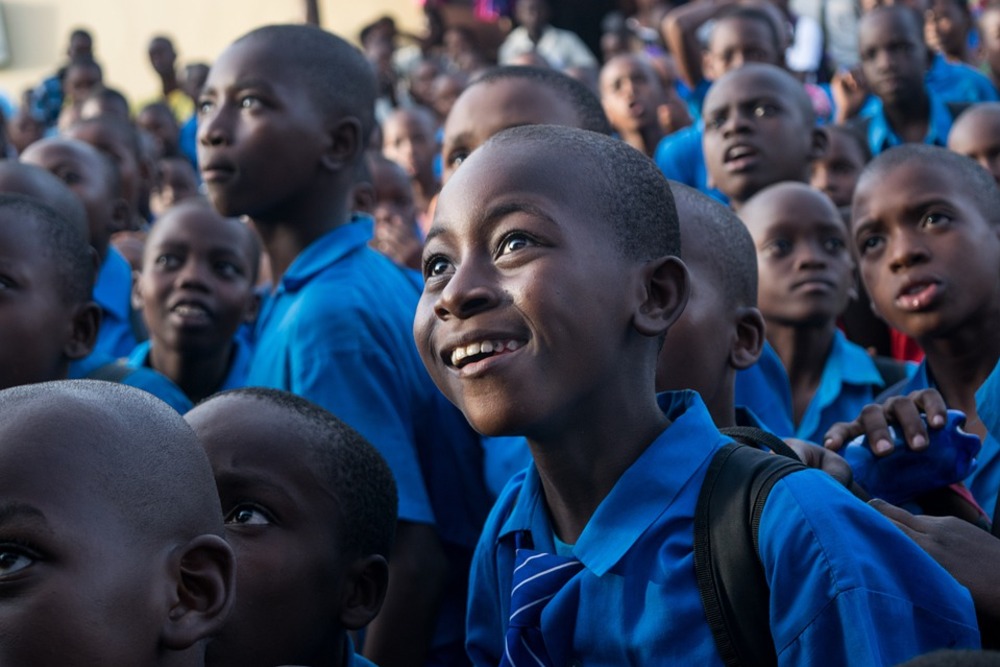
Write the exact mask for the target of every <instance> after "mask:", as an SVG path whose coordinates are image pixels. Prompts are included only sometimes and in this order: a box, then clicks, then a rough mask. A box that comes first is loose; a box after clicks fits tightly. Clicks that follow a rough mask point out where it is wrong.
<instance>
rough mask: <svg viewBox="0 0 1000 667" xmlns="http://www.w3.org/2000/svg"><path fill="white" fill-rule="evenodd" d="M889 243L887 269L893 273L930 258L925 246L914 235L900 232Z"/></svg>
mask: <svg viewBox="0 0 1000 667" xmlns="http://www.w3.org/2000/svg"><path fill="white" fill-rule="evenodd" d="M889 243H890V245H889V268H890V269H891V270H893V271H900V270H902V269H907V268H910V267H912V266H916V265H918V264H923V263H924V262H926V261H927V260H928V259H929V258H930V253H929V252H928V250H927V246H926V245H924V244H923V243H922V242H921V241H920V239H919V237H917V235H916V234H912V233H906V232H900V233H898V234H895V235H894V238H891V239H890V241H889Z"/></svg>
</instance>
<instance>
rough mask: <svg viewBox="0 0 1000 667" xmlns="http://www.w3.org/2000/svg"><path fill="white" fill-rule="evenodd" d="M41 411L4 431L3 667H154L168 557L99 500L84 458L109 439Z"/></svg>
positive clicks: (97, 471)
mask: <svg viewBox="0 0 1000 667" xmlns="http://www.w3.org/2000/svg"><path fill="white" fill-rule="evenodd" d="M7 222H8V221H4V225H2V228H3V229H7V227H8V225H7ZM40 331H44V330H42V329H39V330H37V331H36V336H37V335H38V332H40ZM23 349H25V348H22V350H23ZM47 407H48V411H41V410H35V411H34V414H29V415H28V416H25V415H24V414H23V412H24V410H23V409H22V410H21V413H20V414H14V415H12V414H11V413H10V411H7V412H5V415H4V416H5V418H4V420H3V423H2V424H0V489H2V491H0V516H2V517H3V519H2V520H0V664H4V665H37V666H38V667H56V666H59V667H64V666H66V667H74V666H78V667H83V666H85V665H150V664H154V663H155V660H154V659H153V658H152V657H153V656H155V655H156V654H157V651H158V649H159V650H162V649H163V647H158V646H157V643H158V639H159V633H160V629H161V626H160V624H162V622H163V618H162V617H161V618H160V619H159V620H158V618H157V609H156V605H157V604H158V603H160V604H162V603H164V600H162V596H161V595H159V594H158V592H159V591H166V590H168V589H167V588H166V586H167V584H168V582H167V581H166V580H165V578H164V577H165V574H166V571H167V568H166V566H165V563H164V558H163V553H164V550H163V546H164V545H163V544H159V543H157V544H151V543H147V542H145V541H144V540H143V539H139V538H137V536H136V534H135V527H134V525H133V524H132V523H131V522H129V521H127V520H126V519H125V517H124V513H123V512H122V510H121V508H120V507H119V506H118V505H117V504H116V503H115V502H114V499H113V497H112V496H113V494H112V493H109V492H108V491H106V490H105V489H104V488H103V487H104V485H103V484H102V483H101V480H103V478H104V477H105V476H106V474H107V473H106V472H101V465H102V464H103V463H105V461H103V460H102V459H101V457H100V456H98V455H95V454H92V453H90V452H91V451H92V450H98V451H101V447H102V444H101V443H100V441H99V440H98V438H99V437H105V438H113V437H114V435H115V434H114V432H113V431H110V430H109V429H108V428H106V426H107V425H106V424H105V423H102V422H101V421H99V420H98V419H94V418H90V419H72V418H67V417H66V415H65V414H63V409H65V405H63V406H60V408H58V409H57V408H55V407H54V406H53V405H51V404H49V405H48V406H47ZM124 545H128V546H127V548H126V547H125V546H124ZM164 609H165V608H164ZM161 613H162V614H163V616H165V615H166V612H165V611H162V612H161ZM109 628H115V631H114V632H108V629H109Z"/></svg>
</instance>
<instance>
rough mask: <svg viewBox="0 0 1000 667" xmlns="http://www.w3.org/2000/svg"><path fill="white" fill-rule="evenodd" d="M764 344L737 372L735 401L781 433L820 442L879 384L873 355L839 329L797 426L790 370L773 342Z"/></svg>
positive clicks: (869, 397) (853, 413)
mask: <svg viewBox="0 0 1000 667" xmlns="http://www.w3.org/2000/svg"><path fill="white" fill-rule="evenodd" d="M765 348H766V349H765V355H766V358H765V355H762V359H763V360H764V361H763V363H760V362H758V364H757V365H756V368H755V369H754V370H751V369H748V371H750V372H748V371H739V372H738V373H737V374H736V388H737V399H736V402H737V403H738V404H739V405H744V406H746V407H748V408H750V409H751V410H753V411H754V412H755V413H756V414H758V415H759V416H760V418H761V420H762V421H763V423H764V424H765V425H766V426H767V428H768V430H769V431H771V432H772V433H774V434H775V435H777V436H779V437H782V438H788V437H792V438H798V439H800V440H808V441H809V442H814V443H821V442H823V436H824V435H826V432H827V430H828V429H829V428H830V427H831V426H833V425H834V424H835V423H837V422H841V421H851V420H853V419H856V418H857V416H858V415H860V414H861V409H862V408H863V407H865V406H866V405H868V404H869V403H872V402H874V400H875V396H876V395H877V393H878V391H879V390H880V389H881V388H882V386H883V381H882V376H881V374H880V373H879V372H878V368H877V367H876V366H875V362H874V361H873V360H872V358H871V356H869V354H868V353H867V352H866V351H865V349H864V348H862V347H860V346H859V345H855V344H854V343H852V342H850V341H849V340H847V338H846V337H845V336H844V334H843V333H842V332H841V331H840V330H837V331H836V332H835V333H834V335H833V344H832V345H831V347H830V353H829V354H828V355H827V358H826V364H825V365H824V366H823V374H822V375H821V376H820V380H819V385H818V386H817V387H816V393H815V394H814V395H813V398H812V400H811V401H810V402H809V405H808V407H806V411H805V413H804V414H803V415H802V420H801V421H800V422H799V424H798V426H795V421H794V412H793V410H792V388H791V384H790V382H789V380H788V373H787V372H786V371H785V367H784V365H782V363H781V359H780V358H779V357H778V354H777V352H775V351H774V348H773V347H771V346H770V345H767V346H765Z"/></svg>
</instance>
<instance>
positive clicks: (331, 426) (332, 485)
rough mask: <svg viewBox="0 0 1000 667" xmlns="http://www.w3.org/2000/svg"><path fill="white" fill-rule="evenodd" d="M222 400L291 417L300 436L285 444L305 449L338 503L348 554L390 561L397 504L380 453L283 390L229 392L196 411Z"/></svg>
mask: <svg viewBox="0 0 1000 667" xmlns="http://www.w3.org/2000/svg"><path fill="white" fill-rule="evenodd" d="M223 401H255V402H261V403H267V404H269V405H271V406H274V407H275V408H277V409H278V410H280V411H282V412H284V413H286V414H287V415H289V417H290V418H291V421H293V422H295V423H296V424H297V425H298V427H299V428H300V429H301V432H300V433H302V435H301V437H298V438H296V437H294V436H295V434H294V433H289V434H288V435H289V436H291V437H290V438H289V440H288V443H286V444H287V445H288V446H291V445H292V444H293V443H301V444H303V445H304V446H305V447H307V448H308V449H309V455H310V457H311V458H312V461H313V463H314V464H315V467H316V470H317V474H318V476H319V478H320V479H321V480H323V482H324V483H325V486H326V487H327V489H328V490H329V492H330V493H332V494H333V495H334V496H335V497H336V499H337V502H338V504H339V507H340V514H341V517H342V524H341V525H342V528H343V530H342V534H341V538H342V540H343V544H344V545H345V548H346V549H347V550H348V551H349V552H351V553H357V554H363V555H367V554H382V555H384V556H386V557H388V555H389V553H390V551H391V550H392V542H393V536H394V534H395V529H396V516H397V509H398V500H397V495H396V482H395V480H394V479H393V476H392V471H391V470H390V469H389V464H387V463H386V462H385V459H383V458H382V456H381V455H380V454H379V453H378V450H376V449H375V448H374V447H373V446H372V445H371V444H369V443H368V441H367V440H365V439H364V437H362V436H361V434H359V433H358V432H357V431H355V430H354V429H353V428H351V427H350V426H348V425H347V424H345V423H344V422H342V421H340V420H339V419H337V418H336V417H335V416H333V415H332V414H331V413H330V412H328V411H327V410H325V409H323V408H321V407H320V406H318V405H316V404H315V403H312V402H310V401H307V400H306V399H304V398H301V397H300V396H296V395H295V394H292V393H289V392H287V391H281V390H278V389H267V388H263V387H248V388H244V389H233V390H230V391H224V392H221V393H219V394H216V395H215V396H213V397H211V398H209V399H207V400H205V401H203V402H202V403H200V404H199V406H198V408H197V409H198V410H201V409H202V408H203V407H205V406H208V405H211V404H216V403H220V402H223ZM262 409H263V407H262ZM286 426H287V422H286Z"/></svg>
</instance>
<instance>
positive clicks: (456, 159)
mask: <svg viewBox="0 0 1000 667" xmlns="http://www.w3.org/2000/svg"><path fill="white" fill-rule="evenodd" d="M467 157H469V152H468V151H465V150H456V151H452V152H451V153H449V154H448V159H447V160H445V162H446V163H447V164H448V166H449V167H457V166H458V165H460V164H462V163H463V162H465V158H467Z"/></svg>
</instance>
